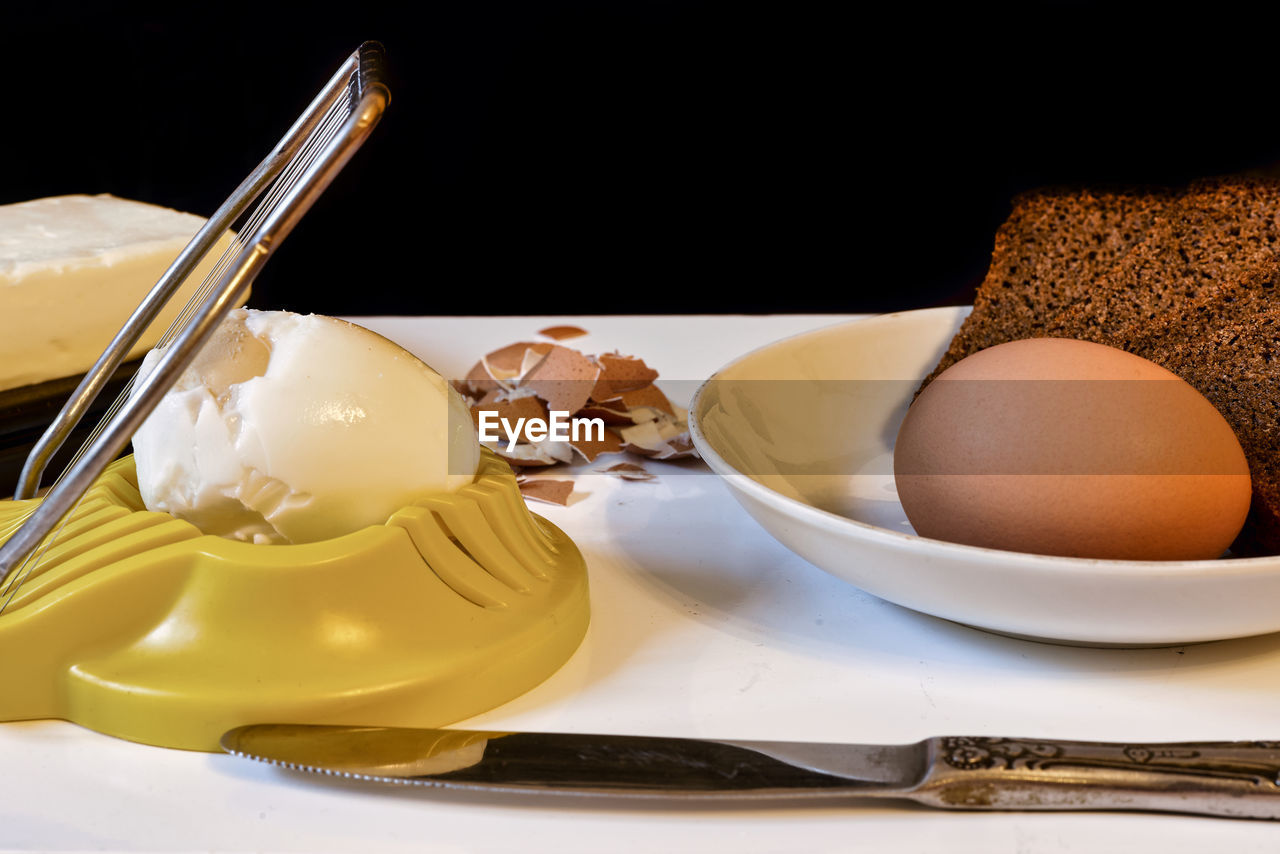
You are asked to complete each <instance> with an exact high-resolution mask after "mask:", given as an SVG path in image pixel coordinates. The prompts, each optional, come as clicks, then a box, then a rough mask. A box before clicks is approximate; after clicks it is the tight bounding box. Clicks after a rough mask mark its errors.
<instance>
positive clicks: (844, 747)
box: [221, 724, 1280, 819]
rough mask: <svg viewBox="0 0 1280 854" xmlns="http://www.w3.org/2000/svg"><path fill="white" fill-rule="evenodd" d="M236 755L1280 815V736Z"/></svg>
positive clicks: (309, 742)
mask: <svg viewBox="0 0 1280 854" xmlns="http://www.w3.org/2000/svg"><path fill="white" fill-rule="evenodd" d="M221 744H222V748H223V749H224V750H226V751H227V752H228V753H231V754H233V755H236V756H241V757H245V758H247V759H254V760H258V761H261V762H269V763H272V764H275V765H279V766H282V767H285V768H290V769H294V770H299V771H310V772H317V773H320V774H328V775H333V776H338V777H348V778H353V779H359V780H369V781H374V782H384V783H400V784H409V785H418V786H436V787H443V788H449V789H466V790H482V791H495V792H548V793H568V794H592V795H625V796H633V797H636V796H639V797H670V796H678V797H697V798H719V799H725V798H759V799H766V798H814V797H846V798H847V797H877V798H906V799H909V800H912V801H916V802H918V803H922V804H926V805H928V806H933V807H942V808H946V809H972V810H1154V811H1158V812H1177V813H1192V814H1197V815H1212V816H1223V817H1230V818H1267V819H1278V818H1280V742H1276V741H1234V742H1185V743H1178V744H1142V743H1135V744H1121V743H1104V742H1087V741H1047V740H1041V739H1023V738H989V737H976V736H975V737H956V736H952V737H942V738H929V739H925V740H924V741H920V742H917V743H915V744H899V745H869V744H817V743H809V742H788V741H720V740H701V739H690V738H662V737H651V736H632V735H580V734H568V733H531V732H524V733H511V732H480V731H472V730H455V729H409V728H388V727H352V726H310V725H301V724H256V725H253V726H244V727H238V728H236V729H233V730H231V731H229V732H227V733H226V734H225V735H223V737H222V740H221Z"/></svg>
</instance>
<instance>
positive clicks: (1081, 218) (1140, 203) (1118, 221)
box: [925, 190, 1173, 384]
mask: <svg viewBox="0 0 1280 854" xmlns="http://www.w3.org/2000/svg"><path fill="white" fill-rule="evenodd" d="M1172 198H1173V196H1172V195H1171V194H1168V193H1163V192H1155V193H1140V192H1136V191H1135V192H1109V191H1101V190H1096V191H1095V190H1041V191H1036V192H1031V193H1024V194H1023V195H1020V196H1018V197H1017V198H1015V199H1014V201H1013V210H1012V213H1011V214H1010V216H1009V218H1008V219H1007V220H1006V221H1005V223H1004V224H1003V225H1002V226H1000V229H999V230H998V231H997V232H996V240H995V248H994V249H993V250H992V253H991V265H990V267H989V268H988V270H987V274H986V277H985V278H984V279H983V281H982V284H981V285H980V286H979V287H978V292H977V295H976V297H975V299H974V305H973V312H972V313H971V314H970V315H969V316H968V317H967V318H966V319H965V321H964V324H963V325H962V326H961V327H960V330H959V332H958V333H957V334H956V336H955V338H954V339H953V340H952V342H951V345H950V346H949V347H948V349H947V352H946V353H945V354H944V355H943V357H942V361H941V362H940V363H939V364H938V367H937V368H936V369H935V370H934V372H933V373H932V374H930V376H929V377H928V379H926V380H925V384H928V381H929V380H931V379H932V378H933V377H934V376H936V375H937V374H939V373H941V372H942V371H943V370H945V369H946V368H948V367H950V366H951V365H952V364H954V363H956V362H958V361H960V360H961V359H963V358H964V357H966V356H969V355H972V354H973V353H976V352H978V351H979V350H984V349H986V348H987V347H993V346H995V345H996V344H1003V343H1005V342H1006V341H1015V340H1017V339H1019V338H1030V337H1034V336H1036V335H1037V334H1039V333H1040V330H1041V328H1042V327H1043V324H1044V322H1045V320H1046V319H1047V318H1049V317H1050V316H1052V315H1053V314H1055V313H1057V312H1058V311H1059V310H1061V309H1063V308H1065V307H1066V306H1068V305H1070V304H1072V303H1074V302H1075V301H1077V300H1078V299H1080V298H1081V297H1083V296H1084V295H1085V294H1087V293H1088V291H1089V289H1090V288H1091V287H1092V286H1093V284H1094V282H1095V281H1096V280H1097V278H1098V276H1099V275H1101V274H1102V273H1103V272H1104V271H1106V270H1108V269H1109V268H1110V267H1111V266H1112V265H1113V264H1114V263H1115V262H1116V261H1118V260H1119V259H1120V258H1122V257H1124V255H1125V254H1126V253H1127V252H1128V251H1129V250H1130V249H1131V248H1132V247H1133V246H1135V245H1137V244H1138V243H1140V242H1141V241H1142V240H1143V239H1144V238H1145V236H1146V234H1147V231H1148V230H1149V229H1150V228H1151V226H1152V224H1153V223H1154V222H1155V219H1156V216H1157V215H1158V214H1159V213H1160V212H1161V211H1162V210H1163V209H1164V208H1165V206H1166V205H1167V204H1168V203H1169V201H1170V200H1171V199H1172Z"/></svg>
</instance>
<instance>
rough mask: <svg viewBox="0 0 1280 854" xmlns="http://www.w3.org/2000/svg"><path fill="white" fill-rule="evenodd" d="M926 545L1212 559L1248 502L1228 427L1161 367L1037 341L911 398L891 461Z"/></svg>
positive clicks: (1086, 345) (1001, 350) (956, 368)
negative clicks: (935, 541) (943, 542)
mask: <svg viewBox="0 0 1280 854" xmlns="http://www.w3.org/2000/svg"><path fill="white" fill-rule="evenodd" d="M894 474H895V480H896V483H897V489H898V496H899V499H900V500H901V502H902V506H903V509H904V510H905V511H906V514H907V518H908V519H909V520H910V521H911V524H912V526H913V527H914V528H915V530H916V532H917V533H918V534H920V535H921V536H926V537H932V538H935V539H940V540H947V541H950V542H957V543H965V544H968V545H976V546H986V547H990V548H999V549H1008V550H1013V551H1021V552H1031V553H1037V554H1046V555H1060V556H1071V557H1092V558H1113V559H1128V560H1191V559H1205V558H1216V557H1219V556H1221V555H1222V553H1223V552H1224V551H1225V550H1226V549H1227V548H1228V547H1229V546H1230V544H1231V542H1232V540H1234V539H1235V537H1236V535H1237V534H1238V533H1239V531H1240V528H1241V527H1242V525H1243V524H1244V520H1245V516H1246V514H1247V513H1248V509H1249V502H1250V486H1249V470H1248V465H1247V463H1246V461H1245V456H1244V452H1243V451H1242V450H1241V448H1240V444H1239V442H1238V441H1237V439H1236V437H1235V434H1234V433H1233V432H1232V430H1231V428H1230V426H1229V425H1228V424H1227V422H1226V420H1225V419H1223V417H1222V415H1221V414H1219V413H1218V411H1217V410H1216V409H1214V407H1213V406H1212V404H1210V403H1209V402H1208V401H1207V400H1206V399H1205V398H1204V397H1203V396H1202V395H1201V394H1200V393H1199V392H1197V391H1196V390H1195V389H1194V388H1192V387H1191V386H1190V385H1188V384H1187V383H1186V382H1184V381H1183V380H1182V379H1180V378H1179V377H1177V376H1176V375H1175V374H1173V373H1171V372H1169V371H1167V370H1165V369H1164V368H1161V367H1160V366H1158V365H1156V364H1154V363H1152V362H1149V361H1147V360H1145V359H1142V358H1140V357H1138V356H1135V355H1133V354H1131V353H1126V352H1124V351H1122V350H1117V349H1115V348H1111V347H1105V346H1103V345H1100V344H1094V343H1091V342H1087V341H1075V340H1068V339H1058V338H1037V339H1029V340H1025V341H1014V342H1011V343H1008V344H1001V345H999V346H996V347H992V348H990V349H987V350H983V351H981V352H979V353H976V354H974V355H972V356H970V357H969V358H967V359H964V360H963V361H961V362H959V363H957V364H955V365H953V366H952V367H951V368H950V369H948V370H947V371H945V372H944V373H943V374H941V375H940V376H939V377H938V378H937V379H935V380H934V382H933V383H931V384H930V385H929V386H928V387H927V388H925V390H924V391H923V392H922V393H921V394H920V396H919V397H918V398H917V399H916V401H915V403H914V404H912V406H911V409H910V410H909V411H908V413H907V416H906V419H905V420H904V421H903V424H902V427H901V429H900V430H899V433H898V438H897V445H896V448H895V451H894Z"/></svg>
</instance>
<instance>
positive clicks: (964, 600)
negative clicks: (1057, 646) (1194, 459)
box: [690, 308, 1280, 646]
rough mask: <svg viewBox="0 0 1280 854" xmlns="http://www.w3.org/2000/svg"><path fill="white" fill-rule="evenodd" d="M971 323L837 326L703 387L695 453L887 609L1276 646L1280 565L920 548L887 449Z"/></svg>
mask: <svg viewBox="0 0 1280 854" xmlns="http://www.w3.org/2000/svg"><path fill="white" fill-rule="evenodd" d="M967 313H968V309H967V308H938V309H926V310H923V311H911V312H903V313H900V314H890V315H884V316H881V317H876V318H872V319H869V320H859V321H854V322H851V323H843V324H840V325H837V326H832V327H828V328H826V329H819V330H817V331H814V332H809V333H805V334H802V335H798V336H796V337H794V338H787V339H785V340H782V341H778V342H776V343H774V344H770V345H768V346H766V347H763V348H761V349H759V350H755V351H754V352H751V353H748V354H747V355H745V356H742V357H741V358H739V359H737V360H736V361H734V362H732V363H730V364H729V365H727V366H726V367H724V368H722V369H721V370H720V371H719V372H717V373H716V374H715V375H714V376H713V377H712V378H711V379H710V380H708V381H707V382H706V383H705V384H704V385H703V386H702V387H701V388H700V389H699V390H698V393H697V395H696V396H695V397H694V400H693V404H692V406H691V408H690V424H691V427H692V434H693V441H694V444H695V445H697V447H698V450H699V451H700V452H701V453H702V456H703V458H704V459H705V460H706V461H707V464H708V465H710V466H711V468H712V469H713V470H714V471H716V472H717V473H719V474H721V475H723V476H724V477H725V479H726V481H727V482H728V484H729V486H730V487H731V490H732V492H733V494H734V496H735V497H736V498H737V499H738V501H739V502H740V503H741V504H742V506H743V507H745V508H746V509H747V511H748V512H749V513H750V514H751V515H752V516H753V517H754V518H755V519H756V521H757V522H759V523H760V524H761V525H762V526H764V528H765V529H766V530H767V531H768V532H769V533H770V534H772V535H773V536H774V537H776V538H777V539H778V540H779V541H780V542H781V543H782V544H783V545H785V546H787V548H789V549H791V550H792V551H794V552H795V553H796V554H798V555H800V556H801V557H803V558H805V559H806V560H808V561H809V562H811V563H813V564H814V565H815V566H817V567H819V568H821V569H823V570H826V571H827V572H829V573H831V574H832V575H835V576H837V577H839V578H842V579H844V580H846V581H849V582H851V583H853V584H855V585H857V586H858V587H860V588H862V589H863V590H866V591H868V592H869V593H873V594H875V595H876V596H879V597H881V598H883V599H887V600H888V601H890V602H895V603H897V604H899V605H904V606H906V607H908V608H913V609H915V610H917V611H922V612H924V613H926V614H932V615H934V616H937V617H943V618H945V619H948V620H955V621H957V622H961V623H965V624H968V625H971V626H976V627H978V628H983V629H988V630H991V631H996V632H1001V633H1005V634H1013V635H1019V636H1023V637H1030V638H1038V639H1043V640H1052V641H1057V642H1066V643H1079V644H1089V645H1119V646H1149V645H1151V646H1157V645H1176V644H1183V643H1193V642H1198V641H1209V640H1219V639H1223V638H1234V637H1247V636H1250V635H1258V634H1265V633H1268V632H1276V631H1280V557H1263V558H1236V559H1225V560H1215V561H1114V560H1087V559H1079V558H1059V557H1046V556H1043V555H1032V554H1023V553H1021V552H1009V551H1000V550H996V549H985V548H977V547H974V546H964V545H958V544H956V543H947V542H942V541H939V540H932V539H927V538H925V537H919V536H916V535H915V533H914V532H913V531H912V529H911V526H910V524H909V523H908V522H907V518H906V514H904V513H903V512H902V507H901V505H900V504H899V503H898V501H897V495H896V492H895V491H894V488H893V475H892V472H893V465H892V459H893V442H894V438H895V436H896V435H897V431H898V425H899V424H900V423H901V421H902V417H903V415H904V413H905V412H906V408H907V405H908V403H909V402H910V400H911V396H912V393H913V391H914V390H915V388H916V386H917V384H918V381H919V379H920V378H921V377H923V376H925V375H926V374H927V373H928V372H929V371H931V370H932V369H933V366H934V365H935V364H936V363H937V360H938V357H939V356H940V355H941V353H942V351H943V350H944V349H945V347H946V345H947V343H948V342H949V341H950V340H951V336H952V335H953V334H954V332H955V330H956V328H957V327H958V326H959V325H960V321H961V320H963V319H964V316H965V315H966V314H967Z"/></svg>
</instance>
